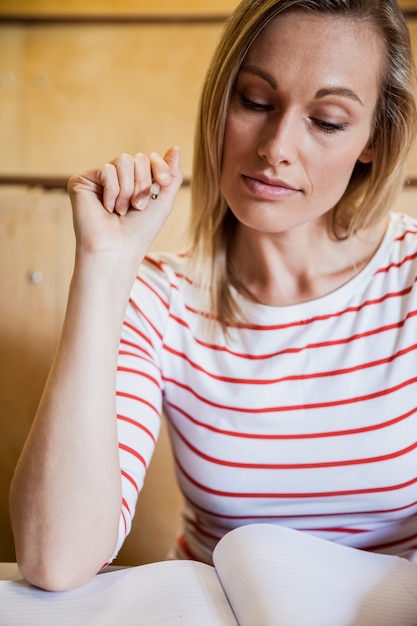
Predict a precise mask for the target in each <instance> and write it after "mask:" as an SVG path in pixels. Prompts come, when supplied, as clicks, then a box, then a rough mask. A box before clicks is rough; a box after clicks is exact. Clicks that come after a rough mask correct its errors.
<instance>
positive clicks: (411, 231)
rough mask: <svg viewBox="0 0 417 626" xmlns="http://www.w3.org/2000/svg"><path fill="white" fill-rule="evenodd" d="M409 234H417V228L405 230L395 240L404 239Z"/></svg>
mask: <svg viewBox="0 0 417 626" xmlns="http://www.w3.org/2000/svg"><path fill="white" fill-rule="evenodd" d="M407 235H417V230H411V229H410V230H405V231H404V232H403V234H402V235H401V236H400V237H396V238H395V239H394V241H404V239H405V238H406V237H407Z"/></svg>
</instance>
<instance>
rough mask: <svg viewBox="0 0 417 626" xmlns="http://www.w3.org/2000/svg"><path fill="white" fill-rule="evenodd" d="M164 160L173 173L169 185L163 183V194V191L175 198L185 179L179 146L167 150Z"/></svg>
mask: <svg viewBox="0 0 417 626" xmlns="http://www.w3.org/2000/svg"><path fill="white" fill-rule="evenodd" d="M164 161H165V163H166V164H167V165H168V168H169V171H170V175H171V181H170V183H169V185H162V184H161V187H162V189H161V194H162V193H163V194H164V195H165V196H167V197H171V198H172V199H174V197H175V195H176V194H177V192H178V190H179V188H180V187H181V185H182V181H183V173H182V170H181V165H180V149H179V147H178V146H173V147H172V148H169V150H167V152H166V153H165V154H164Z"/></svg>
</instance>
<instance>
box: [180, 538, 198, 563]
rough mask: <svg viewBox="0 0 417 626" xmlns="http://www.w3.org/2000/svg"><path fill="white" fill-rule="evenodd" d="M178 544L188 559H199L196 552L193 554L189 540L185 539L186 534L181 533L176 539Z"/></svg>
mask: <svg viewBox="0 0 417 626" xmlns="http://www.w3.org/2000/svg"><path fill="white" fill-rule="evenodd" d="M176 541H177V544H178V546H179V548H180V550H181V552H182V553H183V554H185V556H186V557H187V559H190V560H191V561H197V560H198V559H197V557H196V556H195V554H193V553H192V552H191V550H190V548H189V546H188V544H187V542H186V541H185V539H184V535H179V536H178V537H177V539H176Z"/></svg>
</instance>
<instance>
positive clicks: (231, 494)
mask: <svg viewBox="0 0 417 626" xmlns="http://www.w3.org/2000/svg"><path fill="white" fill-rule="evenodd" d="M175 462H176V464H177V466H178V468H179V469H180V471H181V472H182V473H183V474H184V476H185V477H186V479H187V480H188V481H189V482H190V483H191V484H192V485H194V486H195V487H197V488H198V489H200V490H201V491H204V492H205V493H210V494H212V495H215V496H219V497H222V498H270V499H279V498H288V499H292V500H293V499H295V498H297V499H299V498H333V497H335V496H352V495H359V494H365V493H369V494H370V493H386V492H389V491H398V490H400V489H405V488H406V487H411V486H412V485H415V484H416V483H417V477H416V478H412V479H410V480H408V481H406V482H405V483H400V484H398V485H389V486H387V487H369V488H367V489H346V490H341V491H317V492H301V493H284V492H282V493H260V492H259V493H256V492H255V493H254V492H235V491H220V490H219V489H213V488H211V487H207V486H206V485H202V484H201V483H199V482H197V481H196V480H195V479H194V478H193V477H192V476H190V474H188V473H187V472H186V471H185V470H184V468H183V466H182V465H181V464H180V463H179V461H178V457H177V456H175Z"/></svg>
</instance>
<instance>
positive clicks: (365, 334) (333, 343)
mask: <svg viewBox="0 0 417 626" xmlns="http://www.w3.org/2000/svg"><path fill="white" fill-rule="evenodd" d="M408 291H410V290H408ZM337 315H339V314H337ZM416 316H417V311H411V312H410V313H408V314H407V315H406V317H405V318H404V319H403V320H400V321H399V322H396V323H395V324H387V325H386V326H381V327H379V328H373V329H371V330H368V331H366V332H363V333H357V334H355V335H352V336H350V337H343V338H341V339H337V340H333V341H320V342H317V343H310V344H308V345H305V346H301V347H294V348H287V349H285V350H278V351H276V352H270V353H267V354H259V355H258V354H248V353H240V352H236V351H235V350H231V349H230V348H228V347H226V346H218V345H216V344H212V343H207V342H205V341H202V340H201V339H198V338H197V337H194V340H195V342H196V343H197V344H199V345H201V346H203V347H205V348H208V349H210V350H213V351H214V352H225V353H227V354H230V355H231V356H235V357H238V358H241V359H247V360H248V361H259V360H265V359H270V358H272V357H276V356H281V355H283V354H299V353H300V352H303V351H304V350H312V349H314V350H315V349H317V348H328V347H331V346H339V345H346V344H348V343H351V342H353V341H357V340H358V339H364V338H366V337H372V336H374V335H379V334H381V333H385V332H388V331H390V330H394V329H396V328H402V327H403V326H404V325H405V323H406V322H407V321H408V320H409V319H412V318H413V317H416ZM329 317H333V316H332V315H330V316H329ZM171 318H172V319H174V320H176V321H178V322H179V323H181V324H182V325H183V326H186V327H187V328H189V325H188V324H186V323H185V322H184V321H182V320H180V319H179V318H176V317H175V316H173V315H171ZM316 319H318V318H316ZM311 321H314V320H311ZM304 323H305V322H304V321H303V322H300V324H304ZM297 325H298V322H296V323H291V324H285V325H282V326H281V328H282V329H284V328H290V327H293V326H297ZM266 329H267V330H276V329H277V327H276V328H273V327H266V326H263V327H257V330H266Z"/></svg>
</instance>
